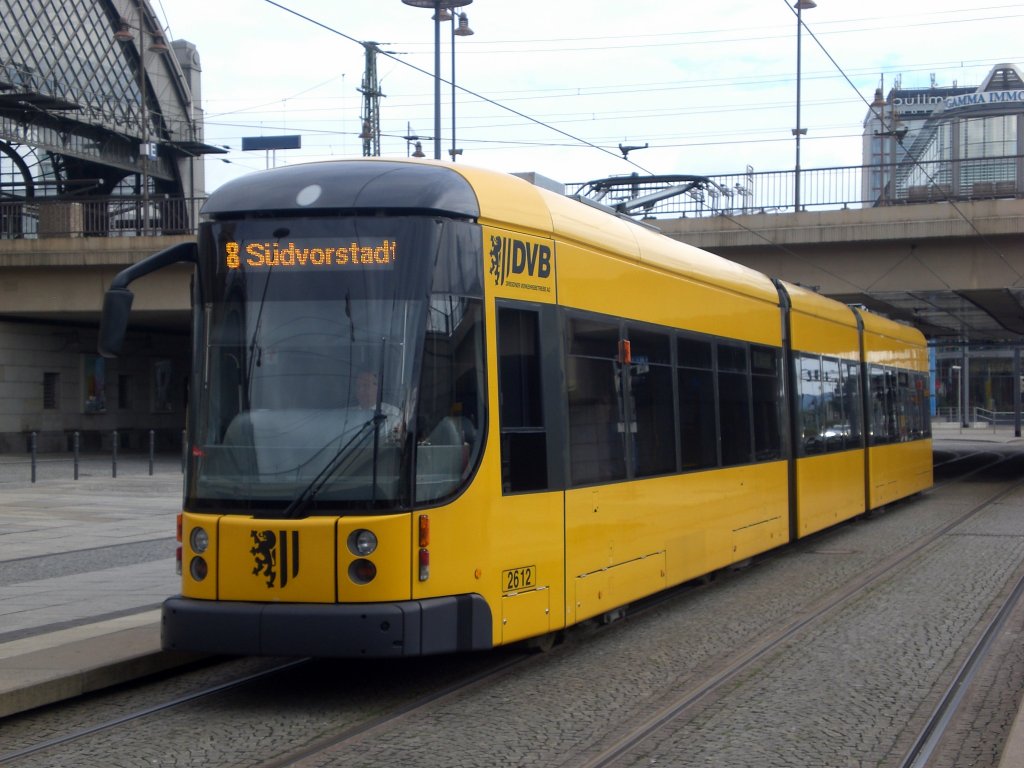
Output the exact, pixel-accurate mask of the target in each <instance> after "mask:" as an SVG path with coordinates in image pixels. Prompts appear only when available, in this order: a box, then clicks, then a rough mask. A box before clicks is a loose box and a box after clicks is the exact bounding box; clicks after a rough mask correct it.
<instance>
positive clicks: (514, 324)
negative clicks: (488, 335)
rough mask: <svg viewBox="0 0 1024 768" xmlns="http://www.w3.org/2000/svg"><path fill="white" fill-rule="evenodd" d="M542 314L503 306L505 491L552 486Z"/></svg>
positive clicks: (501, 377)
mask: <svg viewBox="0 0 1024 768" xmlns="http://www.w3.org/2000/svg"><path fill="white" fill-rule="evenodd" d="M541 394H542V390H541V366H540V331H539V317H538V314H537V312H535V311H530V310H521V309H511V308H509V307H501V308H499V309H498V397H499V401H500V405H501V413H500V416H501V487H502V491H503V492H504V493H517V492H521V491H537V490H543V489H545V488H547V487H548V469H547V434H546V432H545V429H544V411H543V407H542V404H543V400H542V396H541Z"/></svg>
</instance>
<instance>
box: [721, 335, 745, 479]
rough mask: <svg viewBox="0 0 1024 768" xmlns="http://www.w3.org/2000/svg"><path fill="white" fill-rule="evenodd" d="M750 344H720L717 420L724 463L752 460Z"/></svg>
mask: <svg viewBox="0 0 1024 768" xmlns="http://www.w3.org/2000/svg"><path fill="white" fill-rule="evenodd" d="M747 371H748V365H747V348H746V347H745V346H742V347H741V346H734V345H731V344H718V423H719V427H720V430H721V435H722V466H726V467H727V466H730V465H734V464H746V463H748V462H749V461H750V460H751V456H752V450H753V441H752V436H751V412H750V408H751V402H750V387H749V377H748V374H747Z"/></svg>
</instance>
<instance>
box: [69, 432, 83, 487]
mask: <svg viewBox="0 0 1024 768" xmlns="http://www.w3.org/2000/svg"><path fill="white" fill-rule="evenodd" d="M80 446H81V444H80V443H79V435H78V432H75V433H74V435H72V438H71V447H72V450H74V452H75V480H77V479H78V456H79V448H80Z"/></svg>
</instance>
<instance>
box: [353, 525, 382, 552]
mask: <svg viewBox="0 0 1024 768" xmlns="http://www.w3.org/2000/svg"><path fill="white" fill-rule="evenodd" d="M348 549H349V551H350V552H351V553H352V554H353V555H358V556H360V557H366V556H367V555H372V554H373V553H374V552H376V551H377V535H376V534H375V533H374V532H373V531H368V530H366V529H365V528H360V529H359V530H356V531H352V533H350V534H349V537H348Z"/></svg>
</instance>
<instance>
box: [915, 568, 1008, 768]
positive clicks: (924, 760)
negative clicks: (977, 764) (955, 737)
mask: <svg viewBox="0 0 1024 768" xmlns="http://www.w3.org/2000/svg"><path fill="white" fill-rule="evenodd" d="M1022 597H1024V576H1022V577H1021V578H1020V579H1018V581H1017V584H1016V586H1014V588H1013V590H1012V591H1011V592H1010V594H1009V596H1008V597H1007V598H1006V599H1005V600H1004V601H1003V603H1002V605H1001V606H1000V607H999V610H998V611H996V614H995V616H994V617H993V618H992V620H991V621H990V622H989V623H988V626H986V627H985V631H984V632H983V633H982V636H981V638H980V639H979V640H978V642H977V643H976V644H975V646H974V648H973V649H972V650H971V653H970V654H969V655H968V657H967V659H966V661H965V662H964V663H963V665H962V666H961V667H960V669H959V671H958V672H957V674H956V676H955V677H954V678H953V680H952V682H951V683H950V684H949V686H947V688H946V690H945V692H944V693H943V695H942V697H941V698H940V700H939V703H938V705H936V707H935V709H934V711H933V712H932V714H931V716H930V717H929V718H928V720H927V722H926V724H925V726H924V727H923V728H922V729H921V733H920V735H919V736H918V737H917V739H916V740H915V742H914V745H913V746H912V747H911V748H910V750H909V751H908V752H907V754H906V755H905V756H904V758H903V760H902V761H901V762H900V764H899V768H924V766H926V765H928V762H929V761H930V760H931V758H932V756H933V755H934V754H935V753H936V752H937V750H938V748H939V744H940V743H941V741H942V739H943V737H944V736H945V735H946V732H947V731H948V729H949V726H950V724H951V722H952V721H953V717H954V716H955V715H956V713H957V711H958V710H959V709H960V706H961V704H962V703H963V701H964V698H965V697H966V695H967V691H968V689H969V687H970V685H971V683H972V682H973V681H974V678H975V676H976V675H977V674H978V671H979V670H980V668H981V666H982V665H983V664H984V663H985V662H986V661H987V660H988V658H989V655H990V653H991V651H992V647H993V645H994V644H995V641H996V638H997V637H998V636H999V633H1000V632H1001V631H1002V629H1003V627H1004V626H1005V625H1006V623H1007V621H1008V619H1009V617H1010V615H1011V614H1012V613H1013V611H1014V610H1015V609H1016V608H1017V607H1018V605H1020V602H1021V598H1022Z"/></svg>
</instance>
